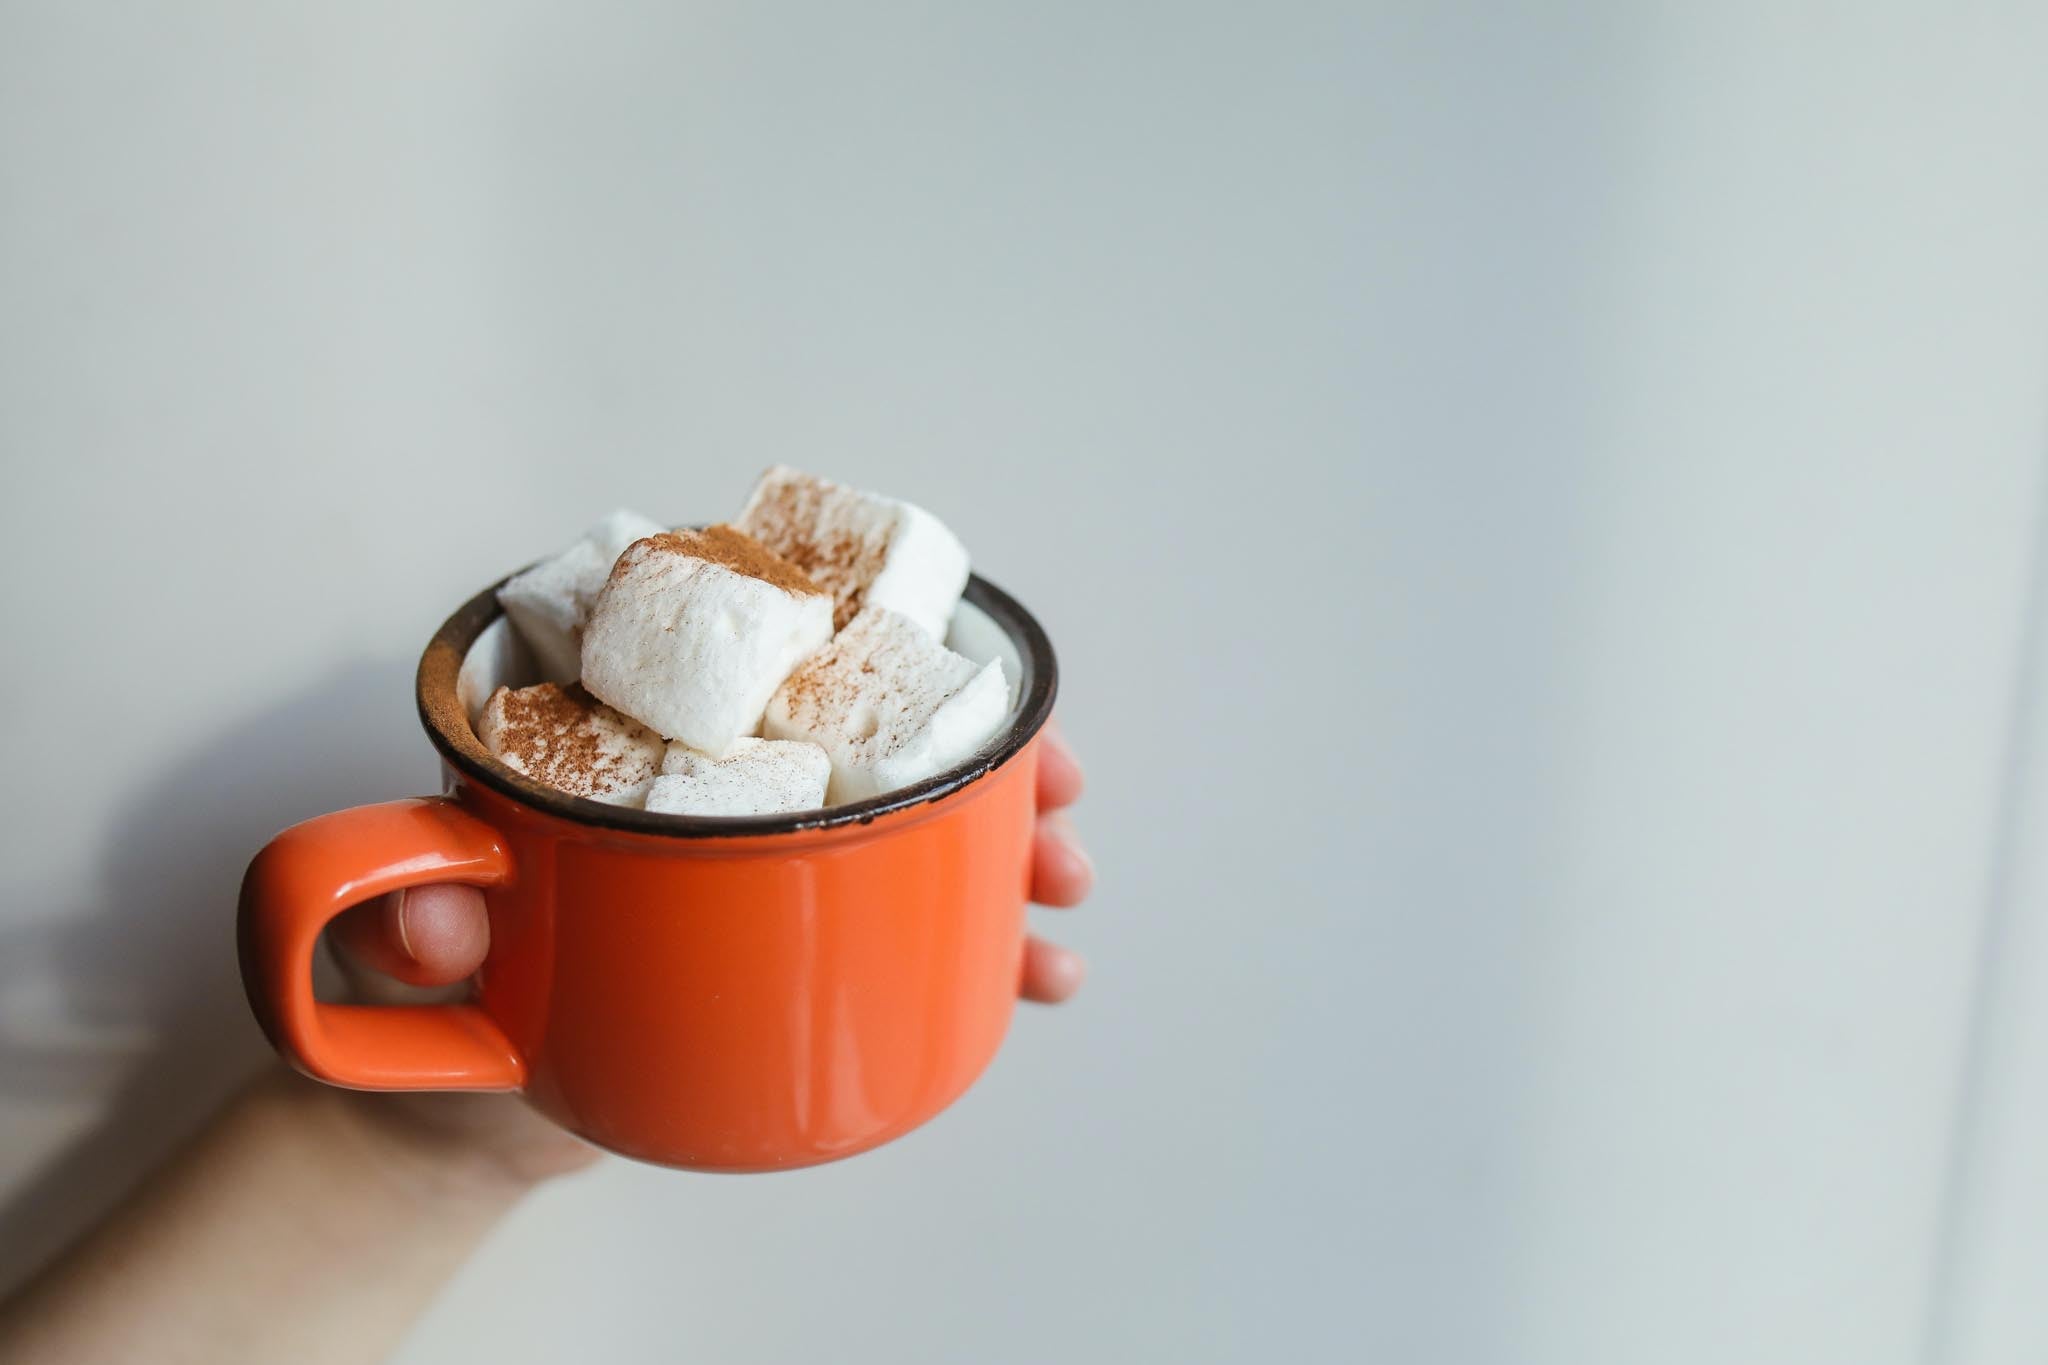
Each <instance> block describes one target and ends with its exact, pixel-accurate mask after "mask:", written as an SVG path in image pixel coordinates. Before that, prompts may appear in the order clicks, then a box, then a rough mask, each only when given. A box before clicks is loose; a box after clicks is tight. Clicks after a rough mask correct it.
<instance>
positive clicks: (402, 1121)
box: [252, 1067, 551, 1215]
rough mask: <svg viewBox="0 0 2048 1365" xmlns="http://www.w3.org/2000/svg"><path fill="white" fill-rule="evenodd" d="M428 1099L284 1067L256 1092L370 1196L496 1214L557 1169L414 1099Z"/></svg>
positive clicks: (274, 1071) (256, 1096)
mask: <svg viewBox="0 0 2048 1365" xmlns="http://www.w3.org/2000/svg"><path fill="white" fill-rule="evenodd" d="M422 1098H428V1097H416V1096H409V1095H384V1094H368V1093H363V1092H358V1091H353V1090H342V1089H338V1088H336V1087H333V1086H328V1085H323V1084H321V1083H319V1082H317V1081H312V1080H308V1079H306V1078H305V1077H303V1076H300V1075H298V1074H297V1073H295V1072H292V1071H290V1070H288V1069H286V1068H284V1067H277V1068H274V1069H272V1070H271V1071H270V1072H268V1073H267V1074H266V1075H265V1076H264V1077H263V1078H262V1079H261V1080H259V1081H258V1082H257V1084H256V1086H255V1088H254V1091H253V1094H252V1099H253V1101H254V1102H255V1103H256V1104H258V1105H260V1106H262V1107H265V1108H267V1109H270V1110H273V1111H275V1112H276V1113H277V1114H278V1116H279V1117H280V1119H281V1120H282V1121H284V1122H287V1123H290V1124H292V1125H293V1126H295V1127H297V1128H299V1129H300V1130H302V1131H304V1132H306V1133H307V1134H308V1135H309V1136H310V1138H311V1140H313V1141H315V1142H318V1143H320V1144H321V1145H322V1146H324V1147H325V1148H327V1149H329V1150H330V1152H331V1153H332V1157H333V1160H334V1161H336V1162H338V1163H342V1164H343V1166H344V1169H346V1170H347V1171H349V1172H350V1175H351V1178H352V1179H353V1181H354V1182H355V1184H356V1186H357V1188H358V1189H359V1190H360V1191H361V1192H362V1193H363V1195H364V1196H365V1197H371V1198H374V1197H376V1196H377V1194H378V1193H379V1192H381V1193H382V1194H384V1195H387V1196H389V1197H390V1198H391V1199H393V1200H394V1201H397V1202H399V1203H401V1204H403V1205H405V1206H407V1207H410V1208H415V1209H417V1208H430V1209H432V1210H433V1211H435V1212H436V1213H442V1214H446V1213H465V1214H469V1213H481V1214H485V1215H495V1214H496V1213H498V1212H502V1211H503V1210H504V1209H505V1208H508V1207H510V1206H511V1205H512V1204H513V1203H515V1202H517V1200H518V1199H519V1198H520V1197H521V1196H523V1195H525V1194H526V1193H527V1192H528V1191H530V1190H531V1189H532V1188H533V1187H534V1186H535V1185H536V1184H538V1183H540V1181H541V1180H542V1179H544V1178H546V1176H547V1175H548V1174H550V1173H551V1172H549V1171H547V1170H545V1169H541V1168H539V1167H538V1166H537V1165H536V1164H534V1163H528V1162H522V1161H520V1160H518V1159H516V1153H515V1154H508V1153H507V1152H506V1151H504V1150H503V1149H502V1148H500V1147H499V1146H496V1145H494V1144H492V1143H489V1142H486V1141H480V1140H479V1139H478V1137H477V1135H476V1134H474V1133H469V1132H464V1131H461V1130H460V1129H459V1128H451V1127H449V1126H447V1125H444V1124H438V1123H435V1122H432V1121H429V1119H428V1118H427V1116H425V1115H423V1114H422V1113H421V1106H420V1105H419V1104H417V1103H415V1102H413V1101H417V1100H418V1099H422ZM431 1098H432V1099H434V1100H441V1099H446V1098H465V1097H443V1096H433V1097H431ZM493 1098H496V1097H493Z"/></svg>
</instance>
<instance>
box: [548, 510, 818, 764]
mask: <svg viewBox="0 0 2048 1365" xmlns="http://www.w3.org/2000/svg"><path fill="white" fill-rule="evenodd" d="M831 638H832V599H831V598H830V597H829V596H827V595H826V594H825V593H824V591H823V590H821V589H820V588H818V587H817V585H815V584H813V583H812V582H811V581H810V580H809V579H808V578H805V577H804V575H803V574H802V573H800V572H798V570H797V569H796V568H795V567H794V566H793V565H791V564H790V563H788V562H787V561H786V560H782V559H778V558H777V557H776V556H774V555H772V554H770V553H768V551H766V550H765V549H763V548H762V546H761V545H760V543H759V542H758V541H756V540H754V539H753V538H752V537H750V536H745V535H741V534H740V533H739V532H738V531H735V530H733V529H732V528H731V527H730V526H713V527H711V528H709V529H708V530H704V531H678V532H674V533H671V534H666V535H659V536H652V537H650V538H648V539H646V540H641V541H635V542H634V543H633V544H632V545H631V546H629V547H627V549H626V552H625V553H624V554H622V555H620V556H619V562H618V563H617V564H616V565H614V566H613V568H612V575H611V580H610V581H609V582H607V583H606V584H605V587H604V591H603V592H601V593H599V594H598V598H597V605H596V606H595V607H593V608H591V612H590V622H589V624H588V625H587V626H586V627H585V628H584V631H583V685H584V686H585V687H588V688H589V689H590V690H591V692H593V693H594V694H596V695H597V696H598V697H599V698H601V699H602V700H604V701H606V702H609V703H610V704H611V705H613V706H616V707H618V708H619V710H621V711H623V712H625V713H626V714H627V715H629V716H631V717H632V718H633V719H635V720H637V721H639V722H640V723H641V724H643V725H647V726H650V727H652V728H653V729H655V730H658V731H660V732H661V733H662V734H664V735H666V736H668V737H669V738H670V739H679V740H681V741H682V742H683V743H685V744H687V745H689V746H690V747H691V748H693V749H701V750H702V751H704V752H705V753H707V754H710V755H712V756H713V757H714V758H721V757H724V755H725V753H726V752H727V750H729V749H730V748H731V747H732V744H733V741H734V740H736V739H739V738H741V737H742V736H745V735H751V734H753V733H754V731H755V730H756V729H757V728H758V727H759V725H760V723H761V711H762V709H763V708H764V707H765V706H767V704H768V698H769V697H770V696H771V695H772V694H773V693H774V691H775V689H776V688H777V687H780V686H781V685H782V680H783V679H784V678H786V677H788V676H789V671H790V670H791V669H792V668H795V667H796V665H797V664H798V662H799V661H801V660H802V659H803V658H804V656H805V655H807V654H809V653H811V651H813V650H815V649H817V648H818V647H819V646H820V645H822V644H824V643H825V642H826V641H827V640H829V639H831Z"/></svg>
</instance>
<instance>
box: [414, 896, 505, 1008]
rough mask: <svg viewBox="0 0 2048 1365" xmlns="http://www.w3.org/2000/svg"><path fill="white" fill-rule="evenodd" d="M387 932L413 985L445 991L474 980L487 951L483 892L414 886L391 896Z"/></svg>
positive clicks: (487, 926) (488, 938)
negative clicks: (406, 965) (389, 929)
mask: <svg viewBox="0 0 2048 1365" xmlns="http://www.w3.org/2000/svg"><path fill="white" fill-rule="evenodd" d="M395 900H396V906H395V907H394V909H393V911H392V914H391V923H392V933H393V937H394V938H395V939H396V940H397V943H398V946H399V949H400V952H401V954H402V955H403V957H404V958H405V959H406V961H407V962H409V963H410V964H411V965H412V968H413V970H412V971H410V972H396V973H393V975H396V976H398V977H399V978H400V979H401V980H403V981H405V982H407V983H408V984H410V985H414V986H446V985H450V984H452V983H454V982H457V981H461V980H463V979H464V978H465V977H469V976H473V975H474V974H475V973H476V969H477V968H479V967H481V966H482V965H483V962H484V956H485V955H486V954H487V953H488V952H489V951H490V947H491V922H490V918H489V916H488V915H487V914H486V913H485V910H484V896H483V892H481V891H479V890H477V889H476V888H475V887H473V886H457V885H452V884H451V885H434V886H415V887H411V888H409V889H407V890H406V891H403V892H401V893H400V894H399V895H398V896H397V897H395Z"/></svg>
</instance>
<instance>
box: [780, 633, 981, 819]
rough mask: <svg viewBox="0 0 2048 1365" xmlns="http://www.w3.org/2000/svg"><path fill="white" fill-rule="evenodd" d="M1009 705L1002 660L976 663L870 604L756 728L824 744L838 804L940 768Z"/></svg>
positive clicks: (964, 752) (797, 676)
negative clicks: (830, 766)
mask: <svg viewBox="0 0 2048 1365" xmlns="http://www.w3.org/2000/svg"><path fill="white" fill-rule="evenodd" d="M1009 709H1010V689H1009V686H1008V685H1007V684H1006V683H1005V682H1004V681H1003V665H1002V663H1001V661H999V660H994V659H991V660H990V661H989V662H988V663H987V664H985V665H983V664H977V663H975V662H974V661H973V660H972V659H969V658H967V657H966V656H964V655H960V654H955V653H954V652H953V651H952V650H950V649H947V648H946V647H945V646H944V645H942V644H940V643H939V642H938V641H936V640H934V639H932V638H931V637H930V636H929V635H927V634H925V633H924V631H923V630H922V629H921V628H919V627H918V626H917V625H916V624H914V623H913V622H912V621H911V620H910V619H909V618H908V617H905V616H899V615H897V614H896V613H895V612H893V611H887V610H884V609H883V608H881V607H867V608H865V609H863V610H862V612H861V613H860V615H858V616H856V617H854V618H853V620H852V621H851V622H850V623H848V625H847V627H846V629H844V630H842V631H840V632H839V634H838V635H837V636H836V637H835V638H834V639H833V641H832V645H831V647H830V648H829V649H826V650H824V651H822V652H820V653H819V654H817V655H815V656H813V657H812V658H811V659H810V660H809V661H808V662H806V663H805V664H804V665H803V666H802V667H801V668H799V669H797V671H796V672H795V673H792V674H791V675H790V678H789V681H788V682H786V683H784V684H783V685H782V687H781V689H780V690H778V691H777V692H776V693H775V696H774V698H773V699H771V700H770V701H769V703H768V713H767V716H766V717H765V719H764V720H763V722H762V733H763V734H765V735H767V736H768V737H769V738H770V739H807V740H809V741H811V743H813V744H816V745H819V746H821V747H822V748H823V749H824V750H825V752H826V753H827V754H828V755H830V757H831V759H832V783H831V787H830V788H829V791H828V795H829V797H830V799H831V801H832V803H833V804H834V805H837V804H839V803H840V802H843V801H858V800H861V799H862V798H864V797H869V796H879V795H880V794H881V793H883V792H888V791H894V790H895V789H896V788H898V787H907V786H909V785H910V784H911V783H913V782H918V781H922V780H923V779H924V778H927V777H930V776H932V775H933V774H934V773H940V772H944V771H945V770H946V769H947V768H950V767H952V766H953V765H954V764H956V763H958V762H960V761H961V760H962V759H964V758H966V757H967V756H968V755H969V754H972V753H973V752H974V751H975V750H976V749H979V748H980V747H981V746H982V744H983V743H985V742H986V741H987V740H988V739H989V737H990V736H992V735H994V734H995V733H996V732H997V731H998V730H1000V729H1002V727H1003V721H1004V719H1005V717H1006V716H1007V715H1008V713H1009Z"/></svg>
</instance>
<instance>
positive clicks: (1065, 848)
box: [1031, 811, 1095, 909]
mask: <svg viewBox="0 0 2048 1365" xmlns="http://www.w3.org/2000/svg"><path fill="white" fill-rule="evenodd" d="M1094 885H1095V864H1094V863H1092V862H1090V861H1089V860H1088V853H1087V851H1086V850H1085V849H1083V848H1082V847H1081V836H1080V835H1079V834H1077V833H1075V831H1074V822H1073V821H1071V820H1069V819H1068V818H1067V817H1066V815H1065V814H1064V813H1063V812H1060V811H1052V812H1050V813H1048V814H1045V815H1041V816H1039V817H1038V834H1037V837H1036V838H1035V839H1034V840H1033V841H1032V845H1031V899H1032V900H1034V901H1036V902H1038V903H1039V904H1040V905H1052V906H1058V907H1060V908H1061V909H1065V908H1066V907H1068V906H1074V905H1079V904H1080V903H1081V902H1082V901H1083V900H1084V899H1086V897H1087V895H1088V890H1089V888H1090V887H1092V886H1094Z"/></svg>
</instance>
